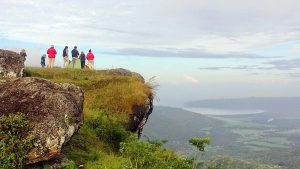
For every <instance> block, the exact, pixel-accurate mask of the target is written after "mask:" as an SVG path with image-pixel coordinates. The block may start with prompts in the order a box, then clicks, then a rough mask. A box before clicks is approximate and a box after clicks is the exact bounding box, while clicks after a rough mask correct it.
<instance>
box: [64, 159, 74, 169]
mask: <svg viewBox="0 0 300 169" xmlns="http://www.w3.org/2000/svg"><path fill="white" fill-rule="evenodd" d="M61 168H62V169H77V166H76V164H75V162H74V161H68V162H65V163H62V164H61Z"/></svg>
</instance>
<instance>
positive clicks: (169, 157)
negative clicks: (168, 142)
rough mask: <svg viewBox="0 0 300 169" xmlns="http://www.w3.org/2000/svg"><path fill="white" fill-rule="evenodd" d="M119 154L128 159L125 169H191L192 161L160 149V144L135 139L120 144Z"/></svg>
mask: <svg viewBox="0 0 300 169" xmlns="http://www.w3.org/2000/svg"><path fill="white" fill-rule="evenodd" d="M120 152H121V154H122V155H123V156H124V157H129V162H128V163H127V164H125V165H124V167H125V166H126V167H127V168H133V169H138V168H149V169H167V168H169V169H179V168H180V169H191V168H192V161H191V160H186V159H185V158H182V157H179V156H177V155H175V154H174V152H173V151H170V150H166V149H164V148H162V144H157V143H155V142H152V143H150V142H144V141H139V140H137V139H136V138H135V137H132V138H130V139H129V140H128V141H126V142H122V143H121V148H120Z"/></svg>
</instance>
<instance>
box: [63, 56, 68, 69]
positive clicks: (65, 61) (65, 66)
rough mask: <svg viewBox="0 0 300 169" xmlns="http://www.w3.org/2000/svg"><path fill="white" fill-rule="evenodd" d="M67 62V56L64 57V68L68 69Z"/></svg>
mask: <svg viewBox="0 0 300 169" xmlns="http://www.w3.org/2000/svg"><path fill="white" fill-rule="evenodd" d="M68 62H69V58H68V56H65V57H64V68H67V67H68Z"/></svg>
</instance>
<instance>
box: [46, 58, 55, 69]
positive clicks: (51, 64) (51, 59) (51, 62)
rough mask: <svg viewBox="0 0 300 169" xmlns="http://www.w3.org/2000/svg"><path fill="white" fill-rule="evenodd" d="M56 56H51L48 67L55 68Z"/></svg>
mask: <svg viewBox="0 0 300 169" xmlns="http://www.w3.org/2000/svg"><path fill="white" fill-rule="evenodd" d="M54 61H55V58H49V63H48V68H53V66H54Z"/></svg>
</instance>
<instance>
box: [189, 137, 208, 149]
mask: <svg viewBox="0 0 300 169" xmlns="http://www.w3.org/2000/svg"><path fill="white" fill-rule="evenodd" d="M189 142H190V144H192V145H193V146H195V147H197V149H198V150H199V151H201V152H204V148H205V145H209V144H210V142H211V139H210V137H204V138H197V137H193V138H191V139H190V140H189Z"/></svg>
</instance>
